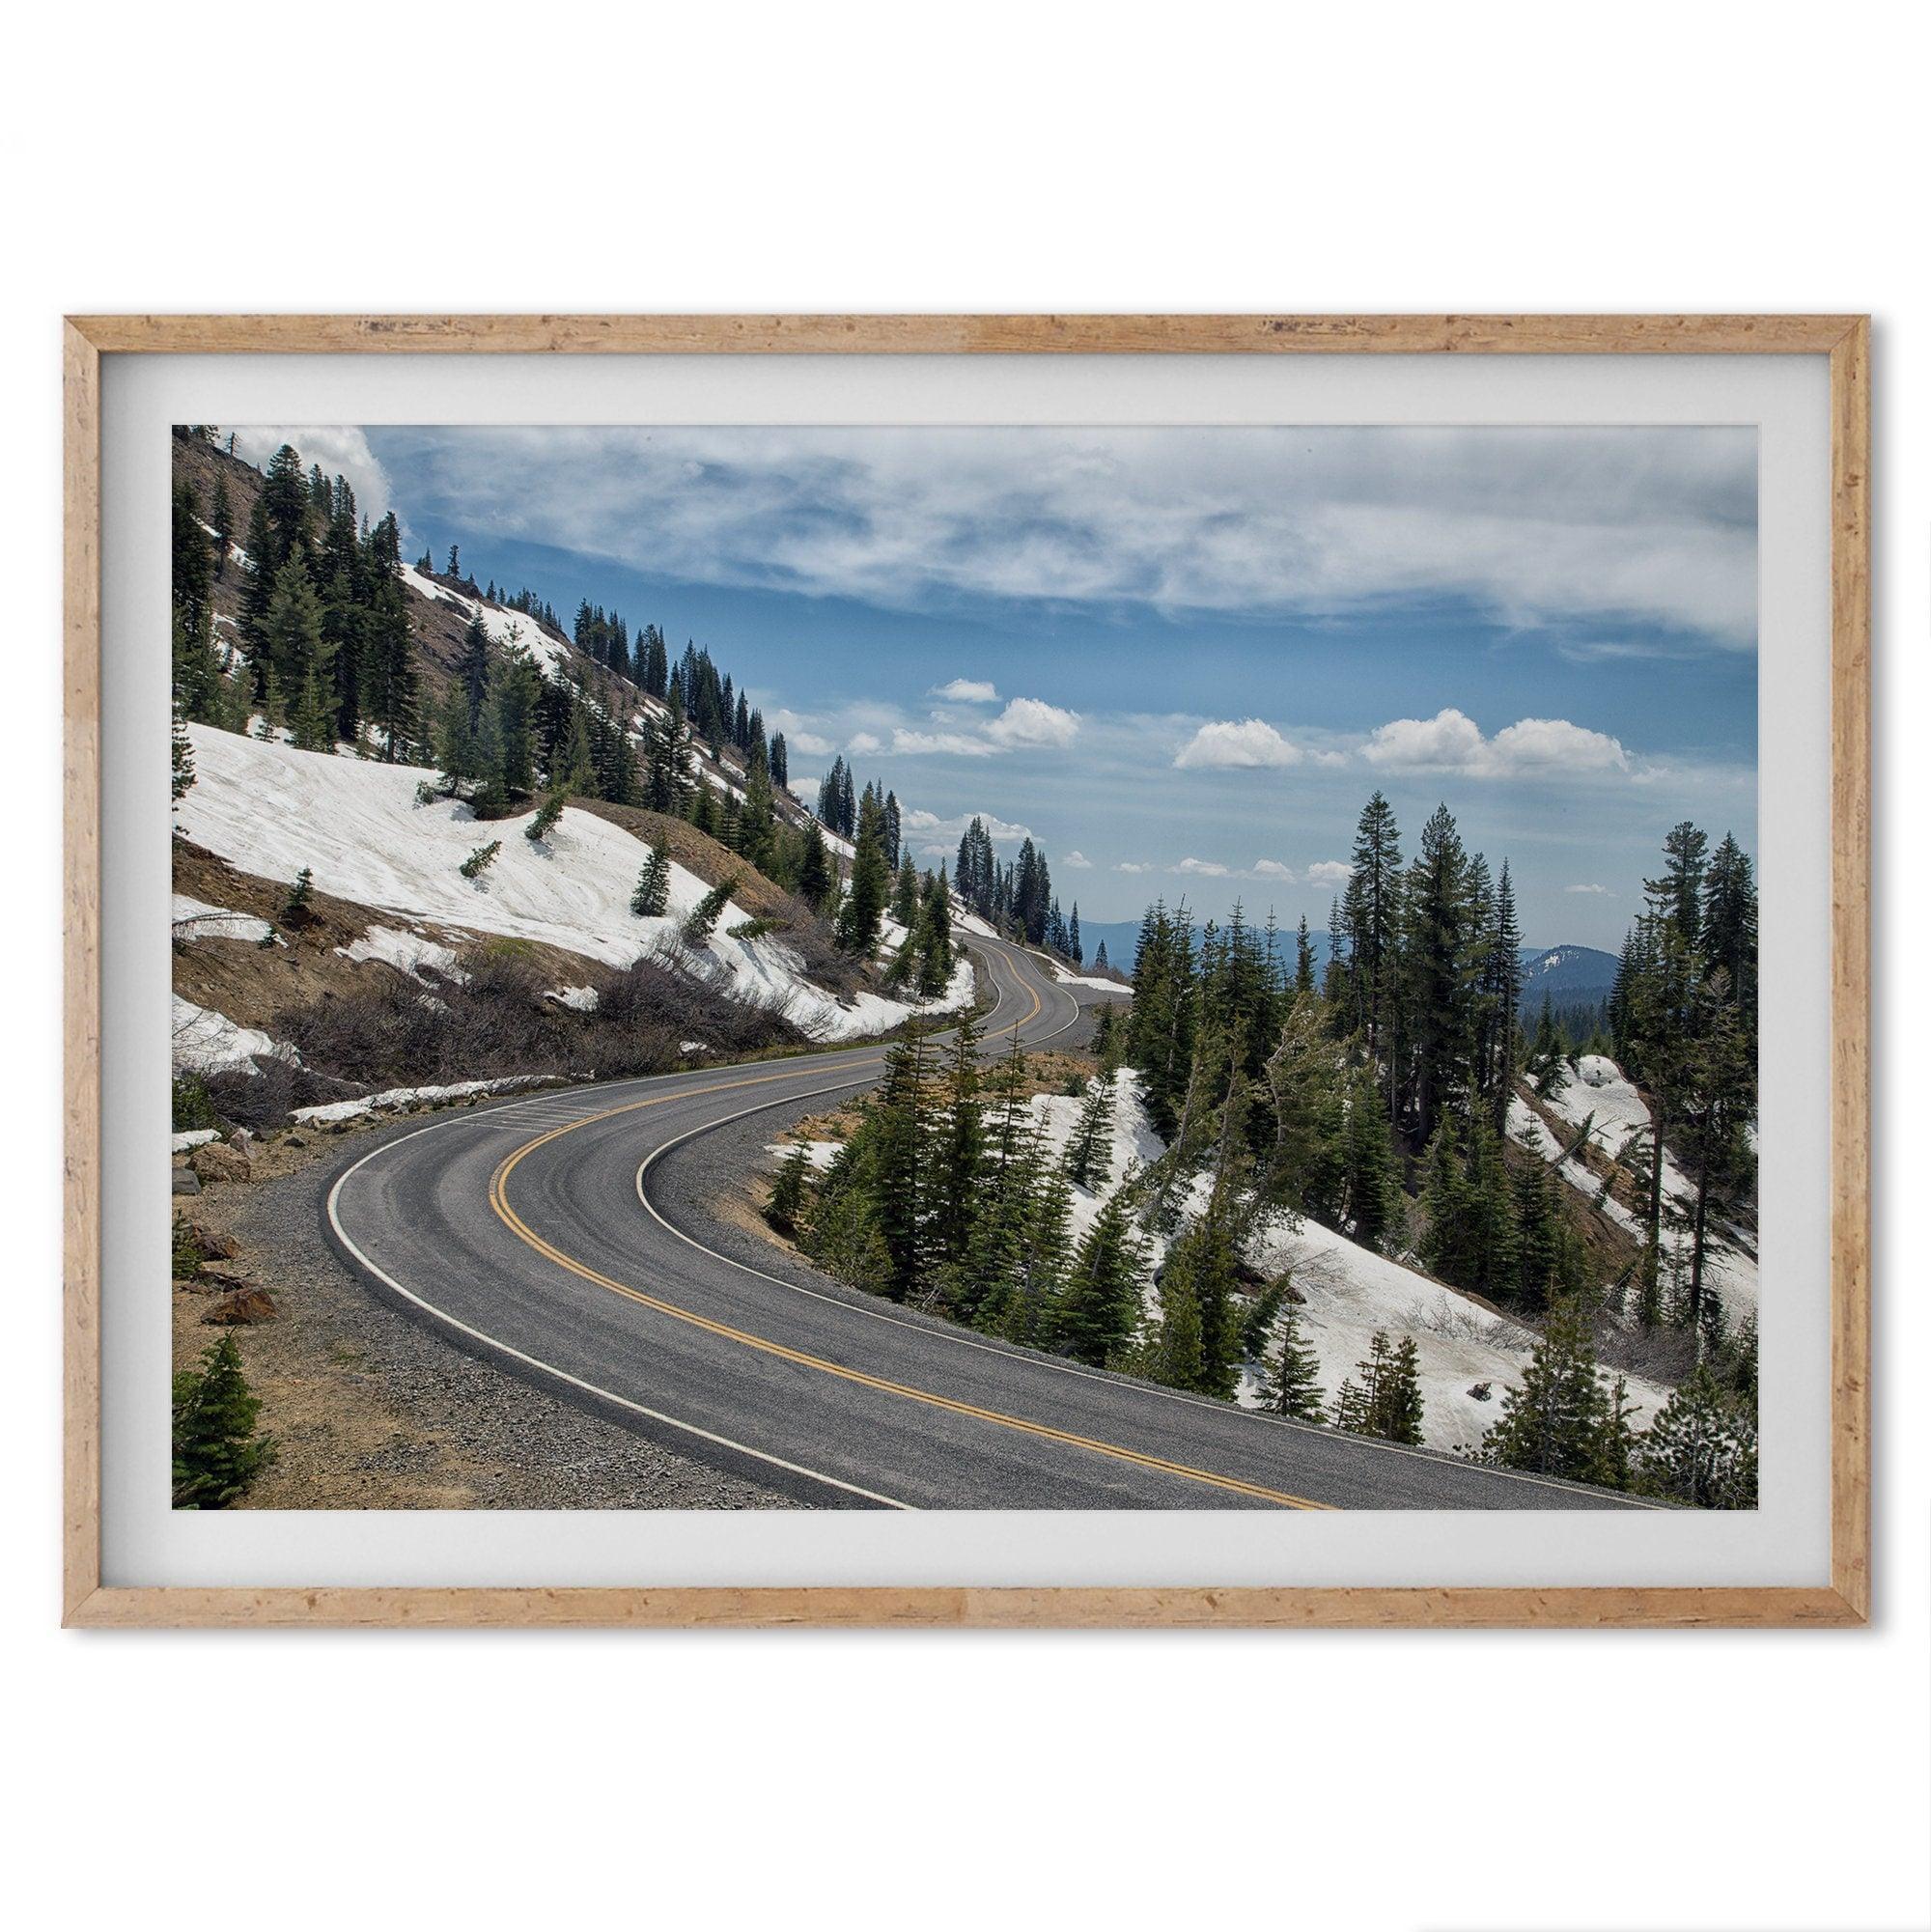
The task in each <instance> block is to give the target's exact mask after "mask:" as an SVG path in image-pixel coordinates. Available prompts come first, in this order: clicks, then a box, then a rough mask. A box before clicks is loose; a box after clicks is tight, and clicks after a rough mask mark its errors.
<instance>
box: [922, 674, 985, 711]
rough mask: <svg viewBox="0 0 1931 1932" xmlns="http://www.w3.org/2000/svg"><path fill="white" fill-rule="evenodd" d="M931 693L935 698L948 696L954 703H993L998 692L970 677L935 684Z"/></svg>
mask: <svg viewBox="0 0 1931 1932" xmlns="http://www.w3.org/2000/svg"><path fill="white" fill-rule="evenodd" d="M931 695H932V696H933V697H936V698H950V699H951V700H952V702H953V703H954V704H961V705H995V704H997V703H998V701H999V694H998V692H997V691H996V690H994V689H993V686H991V685H983V684H980V683H978V682H977V681H975V680H974V679H971V678H954V679H953V680H952V682H951V683H950V684H949V685H935V686H933V687H932V692H931Z"/></svg>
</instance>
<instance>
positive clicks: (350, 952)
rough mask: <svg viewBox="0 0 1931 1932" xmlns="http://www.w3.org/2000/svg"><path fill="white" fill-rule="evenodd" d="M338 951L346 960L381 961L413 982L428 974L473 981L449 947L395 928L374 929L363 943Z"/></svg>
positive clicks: (364, 936) (377, 927)
mask: <svg viewBox="0 0 1931 1932" xmlns="http://www.w3.org/2000/svg"><path fill="white" fill-rule="evenodd" d="M335 950H336V952H337V953H338V954H339V955H340V956H341V957H342V958H343V959H345V960H380V961H381V962H382V964H383V965H384V966H394V967H395V968H396V969H397V971H399V972H406V973H407V974H408V976H409V977H410V978H411V979H421V978H422V976H423V975H424V973H425V972H433V973H435V974H436V975H437V976H438V977H440V978H442V979H453V980H456V981H459V982H461V981H462V980H465V979H467V978H468V977H469V975H468V974H467V973H466V972H464V971H463V970H462V967H461V966H458V965H457V963H456V955H455V954H454V953H453V952H452V951H451V950H450V949H449V948H448V947H447V946H442V945H438V944H437V943H436V942H435V941H434V939H430V938H424V937H423V935H422V934H420V933H400V932H397V931H396V930H395V929H394V928H393V927H391V926H371V927H370V928H369V930H368V931H367V932H366V933H364V934H363V935H362V937H361V938H359V939H354V940H351V941H350V944H348V945H346V946H337V947H336V949H335Z"/></svg>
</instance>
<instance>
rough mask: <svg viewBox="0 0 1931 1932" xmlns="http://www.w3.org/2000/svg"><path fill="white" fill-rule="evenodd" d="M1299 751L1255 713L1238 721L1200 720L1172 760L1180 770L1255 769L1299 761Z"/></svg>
mask: <svg viewBox="0 0 1931 1932" xmlns="http://www.w3.org/2000/svg"><path fill="white" fill-rule="evenodd" d="M1302 756H1303V754H1302V752H1301V748H1300V746H1299V745H1295V744H1290V743H1289V742H1287V740H1286V739H1284V738H1283V737H1282V736H1281V735H1280V733H1279V732H1277V731H1276V730H1275V729H1274V728H1273V725H1271V724H1269V723H1267V722H1266V721H1265V720H1264V719H1261V718H1257V717H1250V718H1245V719H1243V720H1241V721H1240V722H1239V723H1236V722H1234V721H1233V720H1232V719H1228V720H1226V721H1224V722H1220V723H1214V724H1203V725H1202V726H1201V727H1200V729H1199V730H1198V731H1196V732H1195V733H1194V734H1193V736H1192V737H1191V738H1190V739H1189V740H1188V742H1186V743H1185V744H1184V745H1182V746H1181V748H1180V753H1179V755H1178V756H1177V757H1176V758H1175V759H1174V761H1173V762H1174V764H1175V765H1176V766H1178V767H1179V768H1180V769H1181V770H1193V769H1196V768H1200V769H1206V770H1243V771H1250V770H1262V769H1264V768H1268V767H1280V766H1286V765H1299V764H1300V763H1301V758H1302Z"/></svg>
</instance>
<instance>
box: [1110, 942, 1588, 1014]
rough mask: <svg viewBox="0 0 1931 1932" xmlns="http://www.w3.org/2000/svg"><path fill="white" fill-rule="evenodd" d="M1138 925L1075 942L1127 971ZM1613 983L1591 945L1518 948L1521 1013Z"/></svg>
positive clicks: (1574, 1000)
mask: <svg viewBox="0 0 1931 1932" xmlns="http://www.w3.org/2000/svg"><path fill="white" fill-rule="evenodd" d="M1310 937H1311V938H1312V939H1313V942H1314V957H1315V959H1316V960H1317V961H1318V962H1320V963H1321V964H1322V965H1326V963H1327V959H1328V935H1327V934H1326V932H1318V933H1314V934H1312V935H1310ZM1079 938H1080V943H1081V944H1082V945H1083V946H1084V948H1085V952H1086V957H1087V958H1088V959H1089V960H1090V959H1092V958H1093V956H1094V954H1095V953H1096V952H1097V951H1098V950H1099V947H1100V942H1101V940H1103V939H1104V940H1105V943H1106V960H1107V964H1108V965H1110V966H1117V967H1118V968H1119V970H1120V971H1121V972H1132V971H1133V956H1134V954H1135V953H1136V952H1137V951H1138V949H1139V938H1140V922H1139V921H1138V920H1137V919H1114V920H1101V919H1092V920H1086V919H1082V920H1081V921H1080V922H1079ZM1280 947H1281V951H1282V953H1283V954H1284V956H1285V957H1287V958H1289V959H1292V958H1293V956H1294V934H1293V932H1292V931H1291V930H1286V931H1283V932H1282V934H1281V936H1280ZM1615 980H1616V956H1615V954H1614V953H1606V952H1601V951H1599V950H1598V949H1597V948H1596V947H1594V946H1546V947H1535V946H1525V947H1524V948H1523V949H1522V988H1523V992H1522V997H1523V1005H1524V1007H1525V1010H1527V1011H1529V1012H1531V1013H1532V1012H1533V1011H1534V1010H1535V1009H1536V1008H1537V1007H1539V1006H1540V1005H1541V1004H1542V995H1543V994H1545V993H1546V994H1548V995H1549V996H1550V998H1551V999H1553V1001H1554V1002H1555V1004H1556V1005H1557V1006H1575V1005H1581V1004H1582V1003H1584V1002H1585V1001H1595V1000H1598V999H1607V998H1608V997H1609V989H1610V988H1611V987H1612V986H1613V985H1614V984H1615Z"/></svg>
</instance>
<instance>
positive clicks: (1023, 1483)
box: [326, 938, 1629, 1509]
mask: <svg viewBox="0 0 1931 1932" xmlns="http://www.w3.org/2000/svg"><path fill="white" fill-rule="evenodd" d="M969 943H970V945H971V946H972V948H973V950H974V951H975V952H976V953H977V954H978V955H979V957H980V959H981V962H982V964H983V965H984V966H985V969H986V971H987V973H988V974H989V975H990V977H991V980H992V982H993V988H994V990H995V993H996V999H995V1001H994V1003H993V1007H992V1009H991V1010H990V1012H989V1013H988V1015H987V1016H986V1033H987V1037H988V1039H989V1041H993V1038H994V1036H996V1035H1002V1034H1005V1033H1010V1032H1017V1033H1018V1035H1019V1037H1020V1038H1021V1040H1022V1041H1023V1042H1024V1043H1025V1044H1026V1045H1028V1046H1043V1045H1045V1044H1047V1043H1048V1042H1049V1041H1051V1040H1053V1039H1055V1038H1057V1037H1059V1036H1060V1035H1062V1034H1065V1033H1067V1032H1069V1031H1070V1030H1071V1029H1072V1028H1073V1027H1074V1026H1075V1025H1076V1024H1077V1022H1078V1020H1079V1015H1080V1008H1079V1005H1078V1002H1077V998H1076V997H1075V994H1074V993H1073V992H1072V990H1070V989H1069V988H1067V987H1065V986H1064V985H1062V984H1060V983H1059V982H1057V981H1056V980H1055V979H1054V978H1053V977H1052V976H1051V974H1050V972H1049V969H1048V968H1047V967H1046V966H1044V965H1043V964H1042V963H1041V962H1040V961H1039V960H1038V959H1037V958H1036V957H1035V956H1034V955H1031V954H1029V953H1027V952H1025V951H1023V950H1022V949H1021V948H1019V947H1016V946H1011V945H1008V944H1006V943H1004V942H1003V941H999V940H994V939H990V938H973V939H971V940H970V941H969ZM883 1060H884V1050H883V1049H882V1048H881V1047H879V1046H877V1045H868V1046H861V1047H854V1048H851V1049H849V1050H841V1051H836V1052H819V1053H809V1054H801V1055H798V1057H796V1058H793V1059H789V1060H784V1061H763V1062H758V1063H754V1064H751V1065H747V1066H740V1067H729V1068H717V1069H714V1070H709V1071H698V1072H693V1073H681V1074H670V1075H662V1076H658V1077H656V1078H648V1079H635V1080H620V1081H611V1082H605V1083H602V1084H599V1085H595V1086H587V1087H579V1088H574V1089H571V1090H568V1091H553V1092H549V1093H546V1094H543V1095H540V1096H537V1097H534V1098H531V1099H525V1100H518V1101H511V1102H507V1103H504V1104H501V1105H497V1106H488V1107H482V1108H477V1109H475V1110H472V1111H469V1112H465V1113H462V1114H454V1115H450V1116H448V1117H446V1118H443V1119H440V1120H437V1121H434V1122H432V1123H430V1124H429V1125H427V1126H419V1127H415V1128H412V1129H407V1130H405V1131H402V1132H399V1133H396V1134H391V1135H388V1136H385V1137H384V1138H383V1139H382V1140H380V1141H378V1143H377V1145H375V1146H374V1147H373V1148H371V1149H369V1151H367V1152H365V1153H362V1154H360V1155H359V1156H357V1157H356V1158H355V1159H353V1160H352V1161H350V1162H349V1164H348V1165H347V1166H346V1167H345V1168H344V1169H343V1171H342V1172H341V1174H340V1175H338V1176H337V1178H336V1180H335V1182H334V1184H333V1186H332V1187H331V1189H330V1190H329V1192H328V1195H327V1200H326V1215H327V1220H328V1228H329V1233H330V1236H331V1238H332V1240H333V1241H334V1243H335V1244H336V1246H337V1247H338V1248H339V1250H340V1251H341V1252H342V1253H343V1254H344V1255H345V1256H346V1257H347V1259H348V1260H349V1261H350V1263H351V1264H352V1265H353V1266H354V1267H355V1268H357V1269H358V1270H359V1271H360V1272H361V1273H362V1274H364V1276H365V1277H366V1278H368V1279H369V1280H370V1281H372V1282H374V1283H376V1284H378V1286H379V1287H380V1289H382V1290H383V1291H385V1292H386V1293H388V1294H390V1295H392V1296H394V1297H396V1298H398V1299H399V1300H400V1301H401V1302H403V1303H404V1304H405V1305H406V1307H408V1308H409V1309H410V1310H411V1311H412V1312H414V1313H415V1314H417V1315H418V1316H420V1317H422V1318H423V1319H425V1320H427V1321H429V1322H432V1323H434V1324H435V1325H436V1326H437V1327H439V1328H440V1329H441V1330H443V1331H444V1332H445V1333H447V1334H448V1335H449V1337H450V1338H451V1340H453V1341H455V1342H457V1343H459V1344H460V1345H462V1346H464V1347H466V1348H468V1349H470V1350H472V1351H474V1352H476V1353H478V1354H481V1355H483V1356H484V1357H486V1358H490V1359H492V1360H494V1361H496V1362H497V1363H499V1364H501V1365H504V1366H507V1367H509V1368H511V1369H513V1370H515V1371H517V1372H519V1373H522V1374H525V1375H528V1376H531V1377H534V1378H539V1379H541V1380H543V1381H544V1382H546V1384H548V1385H549V1386H552V1387H554V1386H556V1385H558V1384H561V1385H563V1386H566V1387H567V1388H568V1389H570V1390H571V1391H573V1392H574V1394H575V1395H576V1396H577V1397H579V1398H580V1399H583V1400H585V1401H588V1402H591V1403H593V1404H595V1405H596V1406H598V1407H599V1408H601V1409H602V1411H603V1412H604V1413H606V1414H613V1415H615V1416H617V1417H618V1418H619V1419H621V1420H622V1421H624V1422H625V1423H626V1424H627V1425H628V1426H630V1427H632V1428H635V1429H637V1430H638V1431H640V1432H641V1433H643V1434H646V1435H649V1436H651V1437H653V1438H654V1439H656V1440H658V1441H659V1442H663V1443H664V1444H666V1445H667V1446H669V1447H672V1448H675V1449H677V1450H679V1451H680V1452H682V1453H684V1454H686V1455H690V1456H694V1457H697V1458H698V1459H700V1460H704V1461H708V1462H711V1463H713V1464H714V1465H716V1466H719V1467H722V1468H726V1469H730V1470H733V1471H735V1472H737V1473H741V1474H745V1475H749V1476H752V1477H753V1478H755V1479H756V1480H759V1481H761V1482H763V1483H765V1484H766V1485H767V1486H769V1487H771V1488H775V1489H778V1490H781V1491H784V1492H786V1493H787V1494H791V1495H794V1496H796V1497H797V1498H798V1499H800V1500H803V1501H806V1502H809V1503H813V1504H817V1505H820V1506H840V1505H843V1506H851V1507H866V1508H900V1509H1213V1508H1288V1509H1329V1508H1339V1509H1552V1508H1553V1509H1562V1508H1615V1507H1619V1506H1629V1505H1628V1503H1627V1500H1626V1498H1620V1497H1615V1496H1611V1495H1609V1494H1607V1493H1604V1492H1599V1491H1594V1490H1589V1489H1584V1488H1581V1487H1578V1486H1575V1485H1571V1484H1565V1483H1558V1482H1550V1481H1544V1480H1542V1479H1540V1478H1536V1477H1531V1476H1522V1475H1514V1474H1509V1473H1506V1472H1503V1471H1500V1470H1483V1469H1478V1468H1475V1467H1473V1466H1471V1465H1469V1464H1467V1463H1464V1462H1461V1461H1459V1460H1457V1459H1455V1458H1453V1457H1449V1456H1443V1455H1438V1454H1433V1453H1430V1452H1427V1451H1423V1450H1414V1449H1405V1448H1400V1447H1397V1446H1395V1445H1393V1444H1389V1443H1384V1442H1371V1441H1367V1440H1364V1439H1362V1438H1359V1437H1351V1436H1344V1435H1340V1434H1337V1433H1335V1432H1333V1431H1329V1430H1325V1429H1317V1428H1311V1427H1308V1426H1306V1425H1304V1424H1301V1423H1295V1422H1289V1421H1286V1420H1283V1419H1281V1418H1278V1417H1273V1416H1268V1415H1261V1414H1254V1413H1253V1412H1251V1411H1243V1410H1239V1409H1236V1408H1235V1407H1233V1406H1232V1405H1231V1404H1228V1403H1222V1402H1216V1401H1213V1400H1211V1399H1208V1398H1204V1397H1198V1396H1192V1395H1187V1394H1183V1393H1180V1392H1177V1391H1175V1390H1171V1389H1161V1388H1155V1387H1153V1386H1149V1385H1146V1384H1142V1383H1137V1382H1133V1381H1131V1380H1129V1379H1128V1378H1126V1377H1123V1376H1117V1375H1110V1374H1106V1373H1105V1372H1102V1371H1098V1370H1093V1369H1088V1368H1084V1367H1081V1366H1080V1365H1078V1364H1077V1363H1074V1362H1068V1361H1062V1360H1059V1359H1057V1358H1052V1357H1048V1356H1042V1355H1037V1354H1034V1353H1032V1352H1030V1351H1028V1350H1024V1349H1019V1348H1014V1347H1011V1346H1009V1345H1007V1344H1005V1343H1002V1342H998V1341H994V1340H992V1339H990V1338H988V1337H986V1336H983V1335H979V1334H975V1333H973V1332H971V1331H970V1330H965V1329H961V1328H957V1327H955V1326H953V1325H951V1324H949V1323H945V1322H941V1321H938V1320H937V1319H933V1318H929V1317H926V1316H924V1315H921V1314H918V1313H916V1312H914V1311H911V1310H908V1309H904V1308H899V1307H896V1306H893V1305H892V1304H891V1303H889V1302H881V1301H879V1300H877V1299H876V1298H874V1297H871V1296H868V1295H865V1294H863V1293H861V1292H860V1291H857V1290H855V1289H848V1288H846V1287H844V1286H842V1285H841V1284H839V1283H837V1282H834V1281H831V1280H829V1279H827V1278H826V1277H825V1276H823V1275H820V1274H817V1273H816V1272H815V1271H811V1270H809V1269H806V1268H804V1267H803V1266H802V1265H801V1264H798V1263H797V1262H795V1261H794V1260H793V1259H792V1257H791V1256H789V1255H788V1254H784V1253H780V1252H778V1251H776V1250H773V1251H772V1253H771V1254H770V1256H769V1257H768V1258H767V1261H766V1265H765V1266H753V1265H750V1264H749V1263H747V1262H746V1261H745V1260H743V1259H742V1258H739V1257H737V1256H734V1255H733V1254H731V1253H728V1252H726V1251H724V1247H723V1246H720V1245H719V1244H720V1242H721V1236H720V1234H719V1231H718V1230H717V1229H716V1228H715V1227H714V1226H713V1225H711V1224H709V1223H708V1222H707V1220H706V1219H705V1218H704V1217H703V1215H702V1214H701V1213H699V1212H697V1211H695V1210H694V1209H693V1208H691V1207H689V1206H687V1205H679V1204H678V1202H677V1200H676V1199H675V1198H673V1197H675V1196H678V1195H681V1194H683V1193H685V1192H687V1191H688V1190H682V1189H677V1188H673V1187H671V1186H669V1185H667V1183H668V1181H669V1179H670V1177H671V1175H672V1172H673V1170H674V1169H676V1168H678V1167H679V1166H680V1165H681V1164H682V1163H702V1162H706V1161H707V1160H708V1159H710V1158H711V1152H710V1149H709V1148H708V1147H707V1136H713V1135H715V1134H718V1133H719V1131H720V1130H725V1129H728V1128H729V1127H731V1126H732V1125H733V1124H734V1123H737V1122H740V1121H742V1120H743V1119H744V1118H745V1117H746V1116H748V1115H752V1114H757V1115H761V1116H764V1117H765V1120H766V1121H768V1123H769V1125H768V1127H767V1128H765V1130H764V1131H763V1132H762V1133H761V1138H762V1139H772V1138H775V1137H776V1136H777V1134H778V1133H779V1132H780V1131H781V1130H782V1129H783V1127H784V1126H785V1125H786V1124H788V1123H789V1122H790V1121H792V1120H796V1119H798V1118H801V1117H802V1116H803V1115H805V1114H807V1113H809V1112H812V1111H815V1110H818V1109H820V1108H822V1107H823V1106H826V1105H827V1104H828V1103H829V1102H830V1101H831V1098H832V1097H833V1096H837V1095H845V1094H850V1093H852V1092H853V1091H854V1090H856V1089H858V1088H861V1087H864V1086H868V1085H870V1084H871V1083H872V1082H873V1081H875V1080H876V1079H877V1078H878V1077H879V1074H880V1071H881V1069H882V1065H883ZM761 1126H763V1123H761ZM725 1179H726V1177H725V1176H724V1175H722V1174H716V1175H714V1176H712V1177H711V1180H712V1191H713V1192H715V1191H716V1189H717V1185H718V1184H720V1183H722V1182H723V1181H724V1180H725ZM702 1197H703V1196H702V1194H701V1192H700V1198H702Z"/></svg>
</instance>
